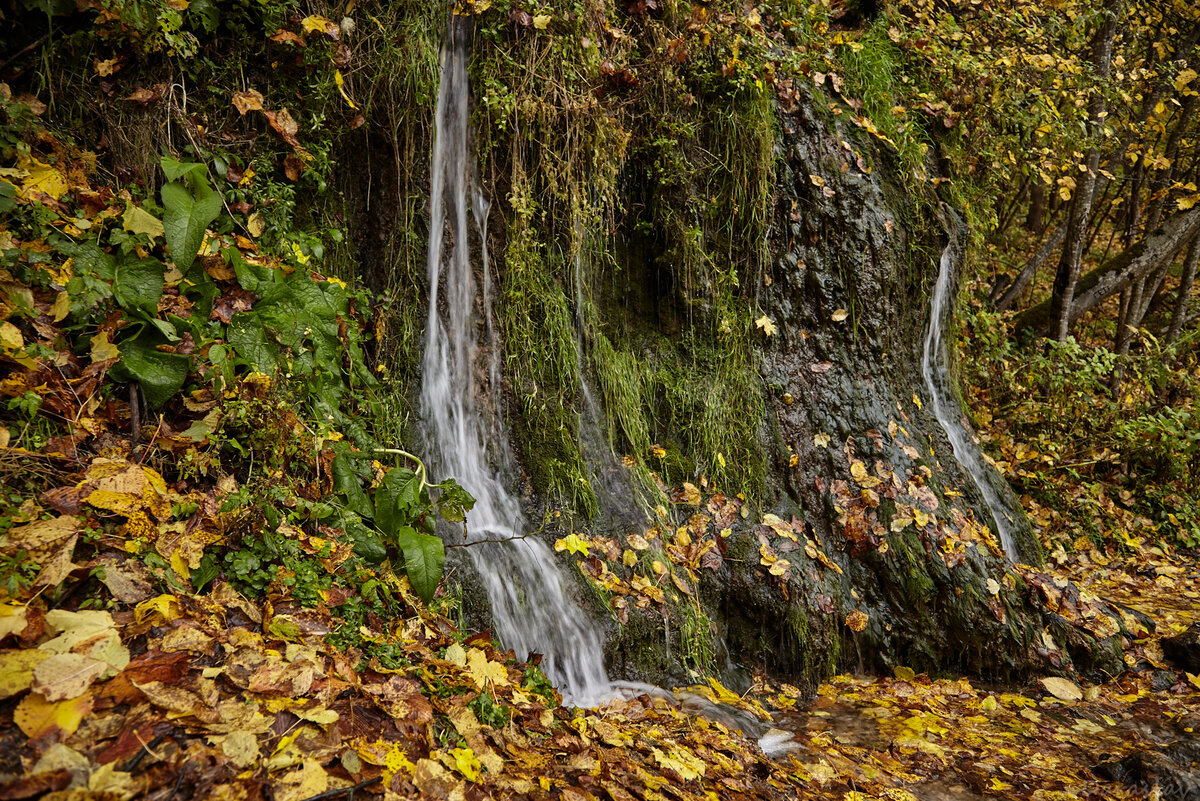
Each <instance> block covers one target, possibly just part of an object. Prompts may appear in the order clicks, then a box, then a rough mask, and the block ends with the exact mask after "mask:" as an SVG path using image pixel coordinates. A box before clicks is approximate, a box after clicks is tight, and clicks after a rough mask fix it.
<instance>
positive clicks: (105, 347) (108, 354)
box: [91, 331, 121, 363]
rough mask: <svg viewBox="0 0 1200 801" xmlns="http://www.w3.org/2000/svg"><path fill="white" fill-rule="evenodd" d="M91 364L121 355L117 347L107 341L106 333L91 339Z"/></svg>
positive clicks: (103, 332) (102, 332)
mask: <svg viewBox="0 0 1200 801" xmlns="http://www.w3.org/2000/svg"><path fill="white" fill-rule="evenodd" d="M91 342H92V362H93V363H95V362H106V361H108V360H109V359H115V358H117V357H118V356H120V355H121V351H119V350H118V349H117V346H116V345H114V344H112V343H111V342H109V341H108V332H107V331H101V332H100V333H99V334H96V336H94V337H92V339H91Z"/></svg>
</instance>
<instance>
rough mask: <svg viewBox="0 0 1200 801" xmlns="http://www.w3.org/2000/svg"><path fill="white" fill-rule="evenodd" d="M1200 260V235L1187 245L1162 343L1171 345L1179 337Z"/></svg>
mask: <svg viewBox="0 0 1200 801" xmlns="http://www.w3.org/2000/svg"><path fill="white" fill-rule="evenodd" d="M1198 261H1200V236H1198V237H1196V238H1195V239H1193V240H1192V244H1191V246H1190V247H1188V252H1187V258H1186V259H1184V262H1183V275H1181V276H1180V278H1179V289H1178V291H1177V292H1176V295H1175V309H1174V311H1173V312H1172V313H1171V325H1170V327H1169V328H1167V333H1166V335H1165V336H1164V337H1163V344H1166V345H1171V344H1173V343H1174V342H1175V340H1177V339H1179V335H1180V333H1182V332H1183V322H1184V320H1185V319H1187V309H1188V302H1189V301H1190V300H1191V297H1192V285H1193V284H1194V283H1195V281H1196V263H1197V262H1198Z"/></svg>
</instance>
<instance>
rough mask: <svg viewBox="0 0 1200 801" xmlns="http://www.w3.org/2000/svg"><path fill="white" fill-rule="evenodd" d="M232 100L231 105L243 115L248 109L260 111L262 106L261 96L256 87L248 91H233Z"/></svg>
mask: <svg viewBox="0 0 1200 801" xmlns="http://www.w3.org/2000/svg"><path fill="white" fill-rule="evenodd" d="M232 101H233V107H234V108H236V109H237V110H238V113H239V114H241V115H242V116H243V117H244V116H246V112H248V111H262V108H263V96H262V93H261V92H259V91H258V90H257V89H251V90H250V91H248V92H234V93H233V98H232Z"/></svg>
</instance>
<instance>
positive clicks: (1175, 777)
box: [1092, 739, 1200, 801]
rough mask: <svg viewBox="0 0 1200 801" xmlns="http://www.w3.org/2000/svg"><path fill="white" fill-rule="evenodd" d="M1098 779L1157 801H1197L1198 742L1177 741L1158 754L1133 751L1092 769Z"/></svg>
mask: <svg viewBox="0 0 1200 801" xmlns="http://www.w3.org/2000/svg"><path fill="white" fill-rule="evenodd" d="M1092 772H1093V773H1095V774H1096V775H1097V776H1099V777H1100V778H1102V779H1108V780H1109V781H1114V782H1120V783H1122V784H1126V785H1129V786H1130V787H1135V788H1137V789H1139V790H1143V791H1145V792H1147V793H1151V794H1153V793H1154V792H1155V791H1157V793H1158V794H1157V796H1153V795H1152V797H1157V798H1159V799H1160V801H1200V741H1198V740H1196V739H1189V740H1180V741H1176V742H1174V743H1171V744H1170V745H1168V746H1167V747H1165V748H1163V749H1162V750H1161V751H1135V752H1134V753H1132V754H1130V755H1129V756H1126V757H1124V758H1122V759H1117V760H1110V761H1107V762H1101V763H1100V764H1099V765H1097V766H1096V767H1095V768H1093V769H1092Z"/></svg>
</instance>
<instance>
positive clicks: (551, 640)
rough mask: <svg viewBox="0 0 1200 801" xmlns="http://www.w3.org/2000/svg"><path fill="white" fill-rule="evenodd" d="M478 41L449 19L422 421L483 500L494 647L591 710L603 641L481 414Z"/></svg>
mask: <svg viewBox="0 0 1200 801" xmlns="http://www.w3.org/2000/svg"><path fill="white" fill-rule="evenodd" d="M469 37H470V26H469V22H467V21H465V20H463V19H461V18H459V17H452V18H451V21H450V24H449V28H448V32H447V36H446V41H445V43H444V44H443V46H442V53H441V70H442V74H441V83H440V86H439V89H438V102H437V116H436V122H435V125H436V131H435V144H434V153H433V163H432V186H431V190H430V201H429V205H430V236H429V255H428V270H429V285H430V303H429V322H428V329H427V333H426V346H425V354H424V360H423V364H422V368H423V383H422V386H421V409H422V414H423V417H424V420H425V423H426V425H427V427H428V431H429V433H430V435H431V436H430V438H431V440H432V446H433V449H434V454H433V456H434V462H435V464H436V465H437V468H438V470H439V472H441V473H442V474H445V475H451V476H454V477H455V479H456V480H457V481H458V482H459V483H460V484H461V485H462V486H463V487H464V488H465V489H466V490H467V491H468V492H470V493H471V494H472V495H474V496H475V508H474V509H473V510H472V511H471V512H470V514H469V515H468V518H467V532H468V535H467V536H468V541H469V542H470V543H472V545H471V547H469V548H467V551H468V552H469V554H470V556H471V559H472V561H473V562H474V565H475V568H476V569H477V570H478V572H479V575H480V577H481V578H482V580H483V583H484V585H485V587H486V590H487V594H488V598H489V600H490V601H491V607H492V619H493V625H494V627H495V633H496V635H497V636H498V638H499V639H500V640H501V641H502V642H503V643H504V645H505V646H507V647H509V648H512V649H513V650H514V651H515V652H516V654H517V656H518V657H520V658H525V656H526V655H527V654H529V653H540V654H542V656H543V660H542V669H543V670H544V671H545V673H546V675H547V676H548V677H549V678H550V680H551V681H553V682H554V684H555V686H557V687H558V688H559V690H560V691H561V692H562V694H563V697H564V699H565V700H566V701H567V702H568V703H571V704H574V705H578V706H588V705H593V704H596V703H599V702H600V701H602V700H604V699H605V698H607V697H610V696H611V694H612V688H611V685H610V683H609V681H608V677H607V675H606V674H605V670H604V662H603V649H602V648H601V641H600V636H599V634H598V632H597V631H596V630H595V628H594V626H593V624H592V621H591V620H590V619H589V618H588V617H587V615H586V614H585V613H584V612H583V611H582V610H581V609H580V608H579V607H578V606H577V605H576V604H574V603H573V602H572V600H571V598H570V596H569V594H568V592H567V587H566V583H565V582H564V580H563V577H562V575H561V573H560V572H559V570H558V567H557V566H556V565H555V561H554V555H553V553H552V552H551V550H550V549H549V548H548V547H547V546H546V545H545V544H544V543H542V542H541V541H540V540H537V539H536V538H534V537H523V536H522V535H523V533H524V531H525V521H524V520H523V519H522V514H521V508H520V504H519V503H518V502H517V499H516V498H514V497H513V496H512V495H511V494H510V493H509V492H508V490H507V489H506V487H505V481H504V476H503V475H502V473H501V470H502V467H503V465H504V463H505V461H506V460H505V459H504V458H503V456H504V455H503V454H502V453H498V452H497V450H498V449H500V448H503V443H504V442H506V441H507V437H506V436H504V435H503V431H502V430H501V429H502V426H499V425H498V424H496V423H492V424H489V420H494V419H498V418H497V417H496V416H495V415H490V416H489V415H485V414H484V413H483V411H482V410H481V408H480V405H481V404H480V403H479V402H478V401H479V399H480V398H481V397H482V396H481V394H480V393H484V392H485V393H486V394H487V396H490V397H491V398H492V399H493V403H495V402H496V401H495V400H494V398H495V396H496V395H498V394H499V374H500V368H499V358H500V353H499V348H498V347H497V344H498V343H497V339H498V337H497V335H496V329H495V325H494V323H493V320H492V316H491V309H490V307H491V298H490V296H489V295H490V291H489V284H490V280H491V276H490V274H489V273H490V267H489V264H488V261H487V247H486V241H485V240H486V225H487V222H486V220H487V212H488V201H487V199H486V198H485V197H484V195H483V194H482V192H480V190H479V188H478V181H477V180H476V176H475V168H474V164H475V159H474V154H473V150H472V142H471V129H470V121H469V106H470V86H469V83H468V77H467V54H468V49H469ZM472 242H474V243H475V247H474V251H475V252H477V253H478V254H479V259H478V262H479V266H480V276H479V279H478V280H477V277H476V274H475V269H474V263H473V260H472V258H471V254H472V251H473V248H472ZM480 285H481V286H480ZM481 342H483V343H485V345H486V346H485V347H481ZM493 411H494V407H493Z"/></svg>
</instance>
